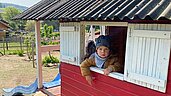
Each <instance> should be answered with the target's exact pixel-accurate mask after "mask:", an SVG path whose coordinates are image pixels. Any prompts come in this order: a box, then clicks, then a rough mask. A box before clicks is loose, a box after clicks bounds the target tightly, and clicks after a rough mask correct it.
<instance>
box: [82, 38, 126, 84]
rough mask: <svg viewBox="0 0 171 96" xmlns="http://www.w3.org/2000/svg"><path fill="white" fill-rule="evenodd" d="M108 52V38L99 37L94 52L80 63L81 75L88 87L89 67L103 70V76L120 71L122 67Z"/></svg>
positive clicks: (90, 82) (89, 78)
mask: <svg viewBox="0 0 171 96" xmlns="http://www.w3.org/2000/svg"><path fill="white" fill-rule="evenodd" d="M110 50H111V48H110V38H109V36H104V35H101V36H99V37H98V38H97V39H96V52H95V53H93V54H92V55H91V56H90V57H89V58H88V59H85V60H84V61H83V62H82V63H81V65H80V69H81V73H82V75H83V76H84V77H85V79H86V80H87V82H88V83H89V84H90V85H92V76H91V73H90V67H91V66H97V67H98V68H104V70H103V72H104V75H109V73H110V72H113V71H117V72H121V71H122V69H123V67H122V65H121V64H120V63H119V62H118V57H117V56H116V55H112V54H111V51H110Z"/></svg>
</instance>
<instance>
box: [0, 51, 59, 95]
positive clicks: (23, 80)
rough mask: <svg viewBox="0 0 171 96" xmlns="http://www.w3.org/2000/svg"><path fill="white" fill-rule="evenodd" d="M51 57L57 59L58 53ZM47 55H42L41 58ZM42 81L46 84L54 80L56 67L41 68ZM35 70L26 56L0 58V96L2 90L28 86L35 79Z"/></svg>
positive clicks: (56, 71)
mask: <svg viewBox="0 0 171 96" xmlns="http://www.w3.org/2000/svg"><path fill="white" fill-rule="evenodd" d="M52 54H53V56H55V57H57V58H59V54H60V53H59V52H53V53H52ZM46 55H47V53H43V54H42V57H44V56H46ZM42 68H43V71H42V72H43V81H44V82H48V81H51V80H53V79H54V78H55V76H56V75H57V73H58V66H53V67H42ZM36 72H37V69H36V68H33V65H32V61H29V60H28V59H27V56H26V55H25V56H24V57H19V56H17V55H8V56H0V96H2V88H11V87H15V86H18V85H30V84H31V83H32V82H34V80H35V79H36Z"/></svg>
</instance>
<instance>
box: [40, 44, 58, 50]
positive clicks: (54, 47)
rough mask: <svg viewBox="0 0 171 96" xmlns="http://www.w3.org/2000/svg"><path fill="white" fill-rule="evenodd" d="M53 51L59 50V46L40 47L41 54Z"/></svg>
mask: <svg viewBox="0 0 171 96" xmlns="http://www.w3.org/2000/svg"><path fill="white" fill-rule="evenodd" d="M53 50H60V45H46V46H41V52H49V51H53Z"/></svg>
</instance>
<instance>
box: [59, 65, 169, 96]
mask: <svg viewBox="0 0 171 96" xmlns="http://www.w3.org/2000/svg"><path fill="white" fill-rule="evenodd" d="M61 67H62V70H61V71H62V72H61V74H62V75H61V76H62V81H64V82H65V80H63V75H67V76H69V77H71V78H73V79H75V80H78V82H79V81H80V82H82V83H86V81H85V79H84V78H83V77H82V76H81V74H80V73H79V72H80V70H79V67H78V66H73V65H70V64H63V65H62V66H61ZM65 67H67V68H65ZM68 68H72V69H68ZM63 69H65V70H63ZM71 70H75V71H71ZM65 71H68V72H65ZM70 72H74V73H70ZM77 72H78V73H77ZM92 75H93V76H95V80H97V81H96V82H104V83H106V84H107V85H112V86H113V87H116V88H119V89H121V90H123V91H125V92H128V93H130V94H137V95H138V96H148V95H149V96H166V94H164V93H161V92H158V91H154V90H151V89H149V88H145V87H141V86H138V85H135V84H132V83H128V82H125V81H121V80H118V79H114V78H111V77H108V76H105V75H103V74H99V73H96V72H92ZM98 86H100V85H98ZM62 90H63V89H62ZM135 90H136V91H135ZM95 94H96V93H94V95H95ZM73 96H74V95H73ZM96 96H98V95H96ZM104 96H105V95H104ZM120 96H122V95H120ZM123 96H125V95H123Z"/></svg>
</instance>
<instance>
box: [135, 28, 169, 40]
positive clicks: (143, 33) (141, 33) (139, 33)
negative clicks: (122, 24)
mask: <svg viewBox="0 0 171 96" xmlns="http://www.w3.org/2000/svg"><path fill="white" fill-rule="evenodd" d="M132 36H136V37H148V38H163V39H170V33H169V32H167V31H154V30H134V31H133V32H132Z"/></svg>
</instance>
